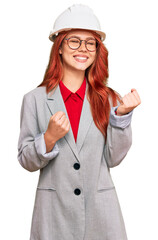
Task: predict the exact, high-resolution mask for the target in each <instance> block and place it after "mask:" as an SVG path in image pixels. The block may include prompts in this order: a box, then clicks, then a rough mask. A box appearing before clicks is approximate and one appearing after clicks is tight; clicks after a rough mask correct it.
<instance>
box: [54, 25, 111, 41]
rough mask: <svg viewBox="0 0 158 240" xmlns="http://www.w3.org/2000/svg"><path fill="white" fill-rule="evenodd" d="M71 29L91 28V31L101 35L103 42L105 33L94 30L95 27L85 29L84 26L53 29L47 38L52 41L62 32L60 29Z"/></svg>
mask: <svg viewBox="0 0 158 240" xmlns="http://www.w3.org/2000/svg"><path fill="white" fill-rule="evenodd" d="M73 29H82V30H91V31H94V32H96V33H98V34H99V35H100V37H101V41H102V42H103V41H104V40H105V37H106V34H105V33H104V32H102V31H99V30H95V29H87V28H86V29H85V28H62V29H60V30H58V31H54V32H50V35H49V40H50V41H52V42H54V40H55V38H56V36H57V35H58V34H59V33H60V32H62V31H69V30H73Z"/></svg>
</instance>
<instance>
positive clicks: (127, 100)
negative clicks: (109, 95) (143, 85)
mask: <svg viewBox="0 0 158 240" xmlns="http://www.w3.org/2000/svg"><path fill="white" fill-rule="evenodd" d="M140 103H141V100H140V97H139V95H138V93H137V90H136V89H134V88H133V89H131V92H130V93H128V94H127V95H125V96H124V97H123V98H122V102H121V105H120V106H119V107H118V108H117V115H118V116H122V115H124V114H127V113H129V112H130V111H132V110H133V109H134V108H136V107H137V106H138V105H139V104H140Z"/></svg>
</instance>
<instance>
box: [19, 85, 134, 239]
mask: <svg viewBox="0 0 158 240" xmlns="http://www.w3.org/2000/svg"><path fill="white" fill-rule="evenodd" d="M114 110H115V108H114V107H112V108H111V114H110V122H109V125H108V129H107V141H106V143H105V140H104V137H103V135H102V133H101V132H100V131H99V130H98V128H97V127H96V125H95V124H94V121H93V118H92V115H91V112H90V106H89V102H88V100H87V97H86V95H85V98H84V102H83V108H82V112H81V118H80V124H79V129H78V136H77V142H76V143H75V140H74V137H73V133H72V130H71V128H70V131H69V132H68V133H67V134H66V135H65V137H63V138H62V139H60V140H58V141H57V143H56V145H55V146H54V148H53V149H52V151H51V152H50V153H46V148H45V143H44V137H43V136H44V135H43V134H44V132H45V131H46V129H47V126H48V122H49V119H50V117H51V115H52V114H54V113H56V112H57V111H63V112H65V113H66V115H67V112H66V108H65V105H64V102H63V99H62V96H61V93H60V89H59V86H57V88H56V89H55V91H51V92H50V93H49V94H46V89H45V87H39V88H35V89H33V90H32V91H30V92H28V93H26V94H25V95H24V97H23V102H22V107H21V119H20V135H19V141H18V160H19V162H20V164H21V165H22V166H23V167H24V168H25V169H27V170H28V171H31V172H32V171H36V170H40V176H39V181H38V185H37V189H36V198H35V203H34V210H33V216H32V226H31V234H30V240H127V235H126V230H125V225H124V220H123V217H122V213H121V209H120V205H119V202H118V197H117V193H116V190H115V186H114V183H113V180H112V178H111V175H110V168H112V167H115V166H117V165H118V164H120V162H121V161H122V160H123V159H124V157H125V156H126V154H127V152H128V150H129V148H130V146H131V139H132V134H131V124H130V121H131V116H132V112H130V113H129V114H127V115H125V116H121V117H119V116H116V115H115V114H114ZM67 117H68V115H67Z"/></svg>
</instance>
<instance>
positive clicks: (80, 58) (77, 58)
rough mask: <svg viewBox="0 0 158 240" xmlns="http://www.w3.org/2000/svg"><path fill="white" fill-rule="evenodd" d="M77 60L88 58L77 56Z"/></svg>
mask: <svg viewBox="0 0 158 240" xmlns="http://www.w3.org/2000/svg"><path fill="white" fill-rule="evenodd" d="M75 58H77V59H84V60H85V59H87V58H85V57H77V56H75Z"/></svg>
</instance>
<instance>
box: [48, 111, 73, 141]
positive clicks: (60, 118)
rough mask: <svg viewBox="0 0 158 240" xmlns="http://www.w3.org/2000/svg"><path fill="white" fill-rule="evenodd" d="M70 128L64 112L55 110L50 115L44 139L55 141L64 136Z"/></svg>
mask: <svg viewBox="0 0 158 240" xmlns="http://www.w3.org/2000/svg"><path fill="white" fill-rule="evenodd" d="M69 130H70V123H69V120H68V118H67V117H66V115H65V113H64V112H61V111H59V112H56V113H55V114H54V115H52V116H51V118H50V120H49V123H48V128H47V131H46V132H45V134H44V135H45V140H46V141H47V143H48V142H49V143H50V142H51V143H55V142H56V141H57V140H59V139H60V138H62V137H64V136H65V135H66V134H67V133H68V131H69Z"/></svg>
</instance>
